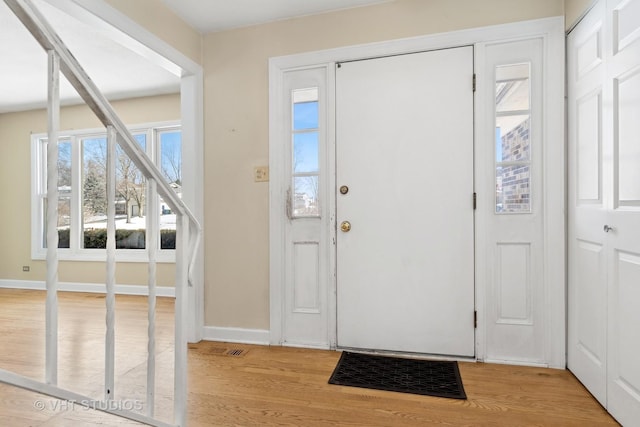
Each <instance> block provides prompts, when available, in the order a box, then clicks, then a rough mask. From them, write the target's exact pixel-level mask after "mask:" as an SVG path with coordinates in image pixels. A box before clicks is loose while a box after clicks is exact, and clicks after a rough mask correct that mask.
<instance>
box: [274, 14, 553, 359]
mask: <svg viewBox="0 0 640 427" xmlns="http://www.w3.org/2000/svg"><path fill="white" fill-rule="evenodd" d="M533 37H541V38H543V39H544V45H545V47H544V63H545V65H546V66H545V69H544V88H543V94H544V97H545V102H544V117H543V123H544V133H545V135H544V147H543V155H544V169H543V176H544V188H543V191H542V194H543V197H544V201H543V205H544V212H543V218H544V219H543V223H544V241H545V247H546V248H547V250H546V252H545V256H544V266H545V267H544V270H545V271H544V283H545V292H544V293H545V303H546V304H545V319H546V322H545V335H546V340H545V342H546V349H545V353H546V357H545V359H546V363H545V365H546V366H551V367H557V368H564V367H565V364H566V363H565V354H566V319H565V312H566V308H565V305H566V298H565V293H566V280H565V214H564V210H565V188H564V187H565V186H564V182H565V160H564V159H565V143H564V142H565V141H564V103H563V102H562V99H564V67H563V63H564V19H563V17H552V18H544V19H538V20H531V21H523V22H517V23H510V24H502V25H496V26H490V27H481V28H473V29H467V30H461V31H454V32H449V33H440V34H433V35H426V36H419V37H412V38H406V39H399V40H391V41H385V42H377V43H371V44H365V45H358V46H349V47H343V48H335V49H328V50H323V51H316V52H307V53H302V54H295V55H288V56H281V57H274V58H270V60H269V111H270V114H269V168H270V180H271V181H270V183H269V193H270V196H269V197H270V208H269V214H270V216H269V233H270V244H269V250H270V273H269V274H270V277H269V280H270V343H271V344H273V345H281V344H282V343H283V319H284V316H283V314H284V312H283V310H284V280H285V261H286V260H285V247H286V241H285V223H284V222H285V220H286V216H285V215H284V213H285V212H286V211H285V206H286V201H287V197H286V191H285V190H283V189H285V188H286V187H287V185H288V181H287V179H285V177H284V174H283V171H284V170H286V168H285V166H286V165H285V161H286V159H287V156H288V153H285V152H284V151H285V150H284V148H283V144H282V141H283V138H286V136H285V135H286V134H285V129H283V126H282V123H283V113H282V105H283V101H284V100H283V80H284V74H285V72H286V71H288V70H293V69H301V68H308V67H327V69H328V71H329V72H328V81H327V88H328V89H329V90H328V92H329V93H333V91H332V88H334V87H335V64H336V63H338V62H344V61H353V60H359V59H366V58H374V57H380V56H389V55H398V54H407V53H414V52H420V51H427V50H436V49H444V48H452V47H459V46H466V45H473V46H474V47H475V49H474V52H475V53H474V56H475V57H474V62H475V68H476V72H477V70H479V69H482V67H483V65H484V56H483V49H482V44H483V43H486V42H495V41H510V40H522V39H527V38H533ZM490 92H491V91H487V92H486V95H483V96H493V95H489V94H490ZM549 94H556V96H555V97H554V98H553V99H550V98H551V97H550V96H548V95H549ZM558 100H560V102H558ZM483 101H484V99H480V96H479V95H478V93H476V97H475V100H474V109H475V116H474V127H475V131H474V141H475V147H476V150H478V148H479V147H483V146H487V138H488V136H487V135H483V134H480V133H479V131H478V130H479V129H483V128H484V127H485V126H484V125H483V124H484V123H485V121H486V120H487V117H489V116H491V120H493V113H492V112H489V111H487V108H486V107H485V104H486V102H483ZM328 102H329V105H328V116H329V117H330V118H335V99H333V98H331V99H329V100H328ZM329 126H330V129H329V130H328V132H329V133H328V134H329V138H328V141H327V142H328V145H329V147H328V149H329V152H330V153H333V154H334V155H330V156H329V166H328V170H327V171H326V174H325V175H326V177H327V184H328V186H329V188H335V173H336V168H335V123H333V122H332V121H330V123H329ZM558 136H560V137H559V138H558ZM488 146H491V142H490V141H489V142H488ZM480 154H482V153H480ZM486 157H487V156H486V155H480V156H479V155H478V153H476V156H475V162H476V163H477V162H478V159H479V158H481V159H483V160H484V159H485V158H486ZM489 157H490V156H489ZM485 169H486V168H485ZM474 170H475V171H476V172H474V174H476V176H475V177H474V181H475V185H476V189H477V188H478V187H479V186H482V183H485V184H486V183H487V179H486V178H484V179H483V178H482V177H479V176H477V170H478V167H477V164H476V165H475V167H474ZM485 188H486V187H485ZM327 203H328V204H329V206H328V211H329V212H330V218H329V221H328V223H329V229H328V230H326V236H325V238H328V239H329V241H331V242H332V244H333V247H334V248H335V237H336V217H335V212H336V204H335V198H333V199H332V198H329V200H327ZM558 209H561V211H562V215H558ZM479 212H480V211H476V242H475V251H476V259H475V262H476V267H475V268H476V283H475V287H476V310H477V311H478V325H477V330H476V359H477V360H484V356H485V353H486V343H485V341H486V340H485V333H484V322H485V316H484V314H483V313H484V310H485V307H486V306H487V302H486V299H485V297H484V295H485V294H486V288H487V274H486V271H484V270H487V269H490V267H485V266H484V265H483V262H486V261H487V260H486V257H484V256H481V254H483V253H484V251H485V250H486V249H487V247H486V245H487V241H488V240H487V238H486V236H483V235H482V229H483V228H482V225H483V223H485V222H486V221H488V219H487V218H486V215H480V214H479ZM333 253H334V256H333V257H331V259H329V260H327V265H328V266H329V268H330V274H329V275H328V276H327V277H329V281H330V283H326V284H323V285H324V286H326V289H324V290H323V291H326V292H327V295H328V308H327V322H328V330H329V339H328V343H327V346H326V347H327V348H332V349H334V348H336V274H335V271H336V260H335V251H334V252H333ZM479 267H481V268H479Z"/></svg>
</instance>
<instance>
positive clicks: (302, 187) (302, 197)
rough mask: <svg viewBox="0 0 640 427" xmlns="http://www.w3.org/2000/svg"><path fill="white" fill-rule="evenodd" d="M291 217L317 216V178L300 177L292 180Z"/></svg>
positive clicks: (318, 212) (318, 213)
mask: <svg viewBox="0 0 640 427" xmlns="http://www.w3.org/2000/svg"><path fill="white" fill-rule="evenodd" d="M293 181H294V182H293V187H294V191H293V196H292V197H293V200H292V204H293V215H294V216H318V215H320V208H319V206H318V176H317V175H315V176H301V177H295V178H294V179H293Z"/></svg>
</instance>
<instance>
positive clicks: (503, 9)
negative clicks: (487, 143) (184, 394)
mask: <svg viewBox="0 0 640 427" xmlns="http://www.w3.org/2000/svg"><path fill="white" fill-rule="evenodd" d="M563 14H564V4H563V2H561V1H557V0H519V1H513V0H483V1H478V0H430V1H428V2H427V1H424V0H397V1H394V2H389V3H383V4H379V5H375V6H370V7H364V8H356V9H349V10H344V11H339V12H334V13H327V14H322V15H315V16H308V17H303V18H298V19H291V20H285V21H279V22H275V23H270V24H264V25H259V26H253V27H248V28H242V29H236V30H230V31H225V32H220V33H213V34H209V35H207V36H205V39H204V55H203V60H204V68H205V114H206V116H205V141H207V143H206V144H205V158H204V162H205V182H204V188H205V256H206V261H205V316H206V317H205V324H206V325H208V326H218V327H237V328H248V329H263V330H264V329H269V218H268V214H269V206H268V192H269V187H268V184H267V183H264V182H260V183H256V182H254V181H253V167H254V166H258V165H267V164H268V155H269V153H268V144H269V142H268V115H269V110H268V59H269V58H270V57H274V56H281V55H289V54H295V53H301V52H308V51H315V50H322V49H329V48H336V47H342V46H350V45H357V44H363V43H370V42H380V41H384V40H390V39H398V38H404V37H412V36H420V35H426V34H434V33H440V32H448V31H455V30H461V29H466V28H474V27H482V26H488V25H496V24H504V23H509V22H516V21H522V20H530V19H538V18H545V17H551V16H562V15H563Z"/></svg>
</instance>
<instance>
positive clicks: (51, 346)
mask: <svg viewBox="0 0 640 427" xmlns="http://www.w3.org/2000/svg"><path fill="white" fill-rule="evenodd" d="M47 55H48V78H49V80H48V82H49V87H48V95H47V96H48V103H47V105H48V107H47V108H48V114H47V115H48V127H49V135H48V138H49V139H48V141H47V283H46V286H47V297H46V302H45V306H46V308H45V311H46V314H45V316H46V332H45V334H46V338H45V346H46V349H45V354H46V361H45V381H46V382H47V384H51V385H57V383H58V133H59V129H60V57H59V56H58V55H57V54H56V53H55V52H54V51H53V50H49V51H48V52H47Z"/></svg>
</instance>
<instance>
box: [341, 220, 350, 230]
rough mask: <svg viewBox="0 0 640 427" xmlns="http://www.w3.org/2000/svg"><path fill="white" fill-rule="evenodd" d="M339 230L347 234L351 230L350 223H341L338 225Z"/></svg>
mask: <svg viewBox="0 0 640 427" xmlns="http://www.w3.org/2000/svg"><path fill="white" fill-rule="evenodd" d="M340 230H342V231H343V232H345V233H347V232H349V231H350V230H351V223H350V222H349V221H342V223H341V224H340Z"/></svg>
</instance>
